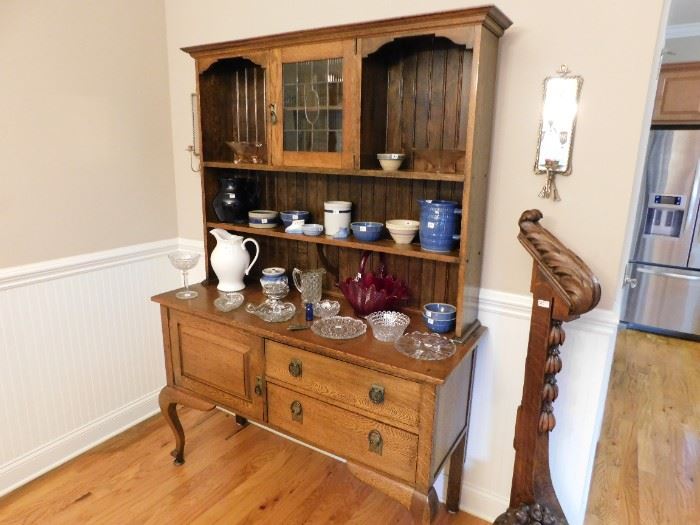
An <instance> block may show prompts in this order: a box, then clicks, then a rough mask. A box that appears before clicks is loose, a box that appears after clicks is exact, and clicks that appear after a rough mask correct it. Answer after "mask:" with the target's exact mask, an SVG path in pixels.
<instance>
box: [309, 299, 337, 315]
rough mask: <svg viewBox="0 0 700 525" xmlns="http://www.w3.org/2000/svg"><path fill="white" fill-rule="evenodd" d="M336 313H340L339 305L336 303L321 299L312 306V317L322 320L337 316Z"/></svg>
mask: <svg viewBox="0 0 700 525" xmlns="http://www.w3.org/2000/svg"><path fill="white" fill-rule="evenodd" d="M338 312H340V303H339V302H338V301H331V300H330V299H323V300H321V301H319V302H317V303H315V304H314V317H319V318H321V319H323V318H324V317H332V316H334V315H338Z"/></svg>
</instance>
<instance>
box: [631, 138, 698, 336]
mask: <svg viewBox="0 0 700 525" xmlns="http://www.w3.org/2000/svg"><path fill="white" fill-rule="evenodd" d="M640 198H641V202H640V205H639V213H640V217H639V220H638V221H637V224H638V226H637V234H636V236H635V240H634V243H633V247H632V255H631V257H630V261H629V264H628V265H627V272H626V275H625V286H626V293H625V301H624V306H623V311H622V321H623V322H625V323H628V324H630V325H634V326H636V327H639V328H642V329H647V330H651V331H657V332H671V333H677V334H685V335H689V336H693V337H700V220H698V214H699V213H700V210H699V209H698V208H699V206H700V129H653V130H652V132H651V137H650V139H649V148H648V151H647V160H646V167H645V173H644V188H643V191H642V192H641V196H640Z"/></svg>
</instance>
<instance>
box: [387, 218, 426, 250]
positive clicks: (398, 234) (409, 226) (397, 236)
mask: <svg viewBox="0 0 700 525" xmlns="http://www.w3.org/2000/svg"><path fill="white" fill-rule="evenodd" d="M418 228H420V223H419V222H418V221H412V220H409V219H394V220H392V221H386V229H387V230H389V233H390V234H391V238H392V239H394V242H395V243H396V244H410V243H411V241H413V238H414V237H415V236H416V233H418Z"/></svg>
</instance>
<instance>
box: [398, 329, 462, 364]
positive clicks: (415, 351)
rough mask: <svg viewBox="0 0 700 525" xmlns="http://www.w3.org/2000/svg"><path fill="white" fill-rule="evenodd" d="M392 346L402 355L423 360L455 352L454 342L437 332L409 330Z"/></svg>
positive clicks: (443, 357) (444, 357) (446, 356)
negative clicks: (409, 331) (428, 332)
mask: <svg viewBox="0 0 700 525" xmlns="http://www.w3.org/2000/svg"><path fill="white" fill-rule="evenodd" d="M394 347H395V348H396V349H397V350H398V351H399V352H401V353H402V354H404V355H407V356H408V357H412V358H413V359H421V360H423V361H439V360H441V359H447V358H448V357H450V356H452V355H453V354H454V353H455V350H456V347H455V344H454V343H453V342H452V341H450V340H449V339H447V338H446V337H443V336H441V335H438V334H427V333H425V332H411V333H410V334H404V335H402V336H401V337H399V338H398V339H397V340H396V342H395V343H394Z"/></svg>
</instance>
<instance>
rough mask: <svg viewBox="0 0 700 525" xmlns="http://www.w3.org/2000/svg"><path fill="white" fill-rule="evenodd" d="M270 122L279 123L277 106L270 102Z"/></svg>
mask: <svg viewBox="0 0 700 525" xmlns="http://www.w3.org/2000/svg"><path fill="white" fill-rule="evenodd" d="M270 123H272V124H277V106H275V104H270Z"/></svg>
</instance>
